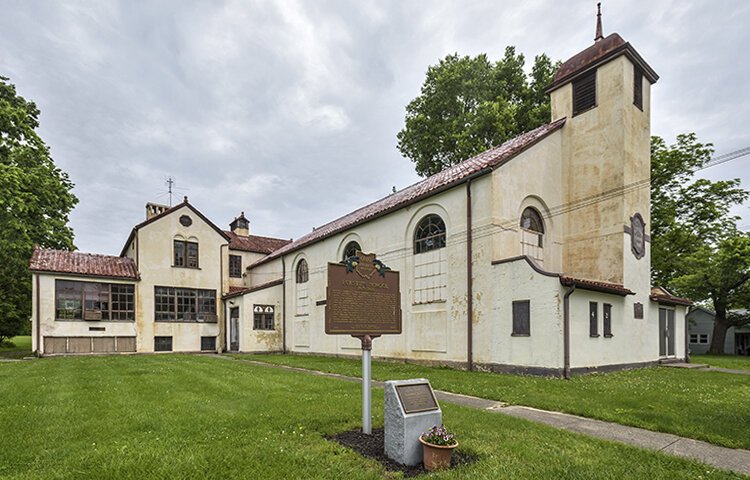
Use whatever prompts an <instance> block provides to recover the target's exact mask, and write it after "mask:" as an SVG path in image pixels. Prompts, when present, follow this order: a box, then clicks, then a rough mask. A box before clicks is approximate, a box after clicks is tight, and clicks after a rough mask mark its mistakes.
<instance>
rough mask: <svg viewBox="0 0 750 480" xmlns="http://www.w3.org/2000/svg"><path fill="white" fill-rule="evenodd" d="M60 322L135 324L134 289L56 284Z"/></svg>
mask: <svg viewBox="0 0 750 480" xmlns="http://www.w3.org/2000/svg"><path fill="white" fill-rule="evenodd" d="M55 318H56V319H57V320H88V321H100V320H126V321H133V320H135V286H134V285H124V284H117V283H94V282H76V281H71V280H56V281H55Z"/></svg>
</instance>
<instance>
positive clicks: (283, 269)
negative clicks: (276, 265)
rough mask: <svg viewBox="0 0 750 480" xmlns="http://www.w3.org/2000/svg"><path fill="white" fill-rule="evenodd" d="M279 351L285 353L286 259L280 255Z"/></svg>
mask: <svg viewBox="0 0 750 480" xmlns="http://www.w3.org/2000/svg"><path fill="white" fill-rule="evenodd" d="M281 351H282V353H286V261H284V255H282V256H281Z"/></svg>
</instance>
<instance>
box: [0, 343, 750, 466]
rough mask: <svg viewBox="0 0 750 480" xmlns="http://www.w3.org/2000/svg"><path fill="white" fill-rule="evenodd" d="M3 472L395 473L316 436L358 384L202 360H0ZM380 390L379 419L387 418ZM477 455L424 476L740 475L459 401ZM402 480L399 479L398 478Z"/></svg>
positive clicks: (452, 420) (354, 401) (459, 416)
mask: <svg viewBox="0 0 750 480" xmlns="http://www.w3.org/2000/svg"><path fill="white" fill-rule="evenodd" d="M0 382H2V385H4V386H12V388H3V389H1V390H0V418H2V419H3V435H0V477H2V478H4V479H14V480H15V479H42V478H43V479H45V480H47V479H50V480H51V479H68V478H76V479H101V478H116V479H119V478H124V479H150V478H158V479H162V478H179V479H203V478H206V479H222V480H224V479H233V478H263V479H296V478H330V479H336V478H346V479H379V478H388V477H393V476H394V475H391V474H388V473H387V472H385V471H384V470H383V469H382V468H381V466H380V465H379V464H378V463H376V462H374V461H372V460H369V459H366V458H364V457H361V456H359V455H358V454H356V453H354V452H352V451H350V450H348V449H346V448H344V447H342V446H340V445H338V444H336V443H332V442H329V441H327V440H325V439H324V436H325V435H329V434H332V433H335V432H339V431H344V430H347V429H351V428H356V427H357V426H358V425H359V422H360V405H361V404H360V386H359V385H357V384H352V383H348V382H342V381H340V380H336V379H331V378H323V377H315V376H310V375H307V374H303V373H296V372H288V371H283V370H278V369H271V368H267V367H258V366H253V365H250V364H247V363H242V362H237V361H231V360H228V359H221V358H210V357H208V356H200V355H193V356H189V355H129V356H96V357H58V358H47V359H40V360H35V361H29V362H14V363H5V364H1V365H0ZM381 392H382V391H379V390H375V392H374V395H373V412H374V414H375V418H374V424H375V426H379V425H382V422H383V415H382V413H383V410H382V408H383V407H382V393H381ZM444 407H445V408H444V418H445V419H446V422H447V423H448V424H449V426H450V428H451V429H452V430H455V431H456V432H457V433H458V435H459V436H460V440H459V441H460V442H461V447H460V448H461V449H464V450H465V451H466V452H468V453H471V454H473V455H475V456H476V457H477V458H478V460H477V461H476V462H475V463H472V464H469V465H465V466H462V467H461V468H459V469H457V470H453V471H450V472H445V473H442V474H437V475H431V476H430V477H429V478H435V479H442V478H446V479H447V478H458V479H462V478H465V479H469V478H471V479H494V478H534V479H536V478H562V479H589V478H611V479H620V478H633V479H640V478H649V479H662V478H663V479H673V478H720V479H725V478H727V479H728V478H742V477H740V476H738V475H733V474H730V473H726V472H722V471H719V470H716V469H714V468H711V467H708V466H706V465H703V464H700V463H697V462H693V461H689V460H685V459H680V458H676V457H670V456H667V455H665V454H662V453H658V452H652V451H646V450H641V449H637V448H634V447H630V446H626V445H621V444H615V443H611V442H606V441H603V440H598V439H593V438H588V437H585V436H582V435H578V434H574V433H570V432H565V431H559V430H555V429H553V428H551V427H547V426H544V425H537V424H533V423H530V422H526V421H524V420H520V419H516V418H512V417H508V416H505V415H498V414H493V413H489V412H484V411H480V410H473V409H469V408H465V407H459V406H454V405H445V406H444ZM395 477H398V475H395Z"/></svg>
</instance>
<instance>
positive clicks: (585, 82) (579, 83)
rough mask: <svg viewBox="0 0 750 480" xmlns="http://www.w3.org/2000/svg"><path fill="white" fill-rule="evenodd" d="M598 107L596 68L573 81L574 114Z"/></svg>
mask: <svg viewBox="0 0 750 480" xmlns="http://www.w3.org/2000/svg"><path fill="white" fill-rule="evenodd" d="M594 107H596V70H592V71H590V72H589V73H587V74H585V75H583V76H581V77H580V78H578V79H577V80H575V81H574V82H573V115H578V114H579V113H583V112H585V111H586V110H589V109H591V108H594Z"/></svg>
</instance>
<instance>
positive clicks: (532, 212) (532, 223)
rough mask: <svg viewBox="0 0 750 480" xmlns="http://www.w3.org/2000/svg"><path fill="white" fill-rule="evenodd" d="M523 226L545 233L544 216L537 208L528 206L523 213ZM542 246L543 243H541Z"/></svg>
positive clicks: (526, 228) (525, 228)
mask: <svg viewBox="0 0 750 480" xmlns="http://www.w3.org/2000/svg"><path fill="white" fill-rule="evenodd" d="M521 228H523V229H524V230H530V231H532V232H537V233H542V234H543V233H544V222H543V221H542V216H541V215H539V212H537V211H536V209H535V208H532V207H526V208H525V209H524V211H523V213H522V214H521ZM540 247H541V245H540Z"/></svg>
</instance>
